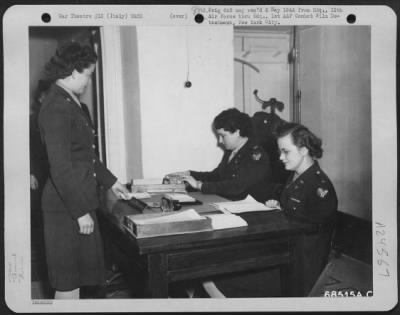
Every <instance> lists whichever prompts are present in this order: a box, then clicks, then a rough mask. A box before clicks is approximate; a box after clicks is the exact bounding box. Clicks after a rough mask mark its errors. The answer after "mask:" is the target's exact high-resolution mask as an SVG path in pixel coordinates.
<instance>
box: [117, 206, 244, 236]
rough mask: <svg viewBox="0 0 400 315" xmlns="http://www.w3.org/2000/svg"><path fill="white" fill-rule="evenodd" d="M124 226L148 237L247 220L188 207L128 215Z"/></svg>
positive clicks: (233, 225)
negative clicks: (172, 210) (181, 209)
mask: <svg viewBox="0 0 400 315" xmlns="http://www.w3.org/2000/svg"><path fill="white" fill-rule="evenodd" d="M124 226H125V228H126V229H127V230H128V231H129V232H130V233H131V234H133V235H134V236H135V237H136V238H146V237H155V236H162V235H173V234H183V233H194V232H201V231H212V230H217V229H228V228H236V227H242V226H247V222H246V221H245V220H243V219H242V218H241V217H239V216H237V215H234V214H231V213H221V214H212V215H200V214H199V213H197V212H196V210H194V209H187V210H183V211H175V212H164V213H149V214H133V215H127V216H125V218H124Z"/></svg>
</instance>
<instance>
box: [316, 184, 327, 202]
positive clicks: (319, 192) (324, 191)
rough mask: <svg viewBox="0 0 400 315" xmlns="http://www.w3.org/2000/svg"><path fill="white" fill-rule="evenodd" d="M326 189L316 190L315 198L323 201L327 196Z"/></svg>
mask: <svg viewBox="0 0 400 315" xmlns="http://www.w3.org/2000/svg"><path fill="white" fill-rule="evenodd" d="M328 192H329V191H328V189H323V188H322V187H319V188H318V189H317V196H318V197H320V198H321V199H324V198H325V196H326V195H327V194H328Z"/></svg>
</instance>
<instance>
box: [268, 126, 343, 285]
mask: <svg viewBox="0 0 400 315" xmlns="http://www.w3.org/2000/svg"><path fill="white" fill-rule="evenodd" d="M277 133H278V135H277V138H278V147H279V150H280V160H281V161H282V162H283V164H284V165H285V169H286V170H289V171H292V174H291V175H290V176H289V179H288V181H287V183H286V185H285V186H284V187H283V190H282V193H281V195H280V202H278V201H277V200H268V201H267V202H266V205H267V206H270V207H276V206H278V205H279V204H280V207H281V208H282V209H283V210H284V211H285V212H286V213H287V214H288V215H293V216H296V217H299V218H302V219H305V220H308V221H311V222H313V223H316V224H317V225H318V227H319V231H318V233H317V234H312V235H309V236H306V239H305V252H304V257H305V263H304V268H305V279H306V283H305V285H306V287H305V289H306V291H307V292H309V291H310V290H311V288H312V286H313V285H314V283H315V281H316V280H317V279H318V276H319V275H320V273H321V272H322V270H323V268H324V267H325V265H326V263H327V261H328V255H329V251H330V245H331V244H330V243H331V238H332V233H333V230H334V227H335V220H336V212H337V207H338V200H337V196H336V192H335V189H334V187H333V185H332V182H331V181H330V179H329V178H328V176H327V175H326V174H325V173H324V171H323V170H322V169H321V168H320V166H319V164H318V162H317V159H319V158H321V157H322V147H321V145H322V142H321V140H320V139H319V138H317V137H316V136H315V135H314V134H313V133H312V132H310V131H309V130H308V129H307V128H306V127H305V126H302V125H300V124H295V123H287V124H284V125H283V126H281V128H280V129H278V131H277Z"/></svg>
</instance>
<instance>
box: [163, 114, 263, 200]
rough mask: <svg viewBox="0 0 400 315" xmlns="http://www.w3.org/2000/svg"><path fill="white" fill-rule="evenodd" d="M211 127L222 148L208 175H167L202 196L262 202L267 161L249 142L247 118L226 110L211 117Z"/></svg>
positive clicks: (204, 173) (186, 172) (249, 127)
mask: <svg viewBox="0 0 400 315" xmlns="http://www.w3.org/2000/svg"><path fill="white" fill-rule="evenodd" d="M213 126H214V128H215V130H216V133H217V136H218V142H219V143H220V144H221V145H222V146H223V148H224V155H223V157H222V160H221V162H220V163H219V165H218V166H217V168H215V169H214V170H213V171H211V172H196V171H185V172H177V173H172V174H169V175H180V176H183V177H184V180H185V181H186V182H187V183H188V184H189V185H190V186H191V187H193V188H194V189H197V190H200V191H201V192H202V193H204V194H217V195H221V196H223V197H225V198H227V199H230V200H240V199H244V198H246V197H247V195H248V194H250V195H252V196H253V197H254V198H255V199H257V200H259V201H265V200H266V199H265V197H264V196H265V186H266V185H268V183H269V178H270V166H269V158H268V155H267V154H266V152H265V151H264V150H263V149H262V148H261V147H260V146H259V145H257V144H256V143H254V142H253V141H252V140H251V139H250V136H251V120H250V117H249V116H248V115H247V114H245V113H242V112H240V111H239V110H237V109H236V108H230V109H227V110H224V111H222V112H221V113H220V114H219V115H217V116H216V117H215V119H214V122H213ZM167 177H168V175H167Z"/></svg>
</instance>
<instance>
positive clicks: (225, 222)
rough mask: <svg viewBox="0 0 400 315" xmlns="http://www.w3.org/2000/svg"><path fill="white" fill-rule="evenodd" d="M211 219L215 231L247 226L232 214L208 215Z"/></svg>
mask: <svg viewBox="0 0 400 315" xmlns="http://www.w3.org/2000/svg"><path fill="white" fill-rule="evenodd" d="M206 216H207V217H208V218H210V219H211V226H212V228H213V230H221V229H230V228H236V227H241V226H247V222H246V221H245V220H243V219H242V218H241V217H239V216H237V215H234V214H231V213H225V214H209V215H206Z"/></svg>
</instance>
